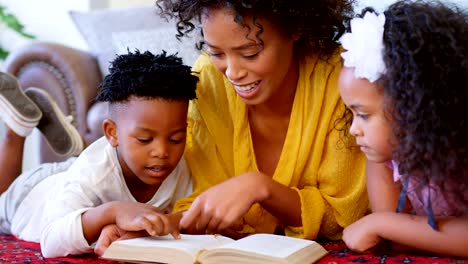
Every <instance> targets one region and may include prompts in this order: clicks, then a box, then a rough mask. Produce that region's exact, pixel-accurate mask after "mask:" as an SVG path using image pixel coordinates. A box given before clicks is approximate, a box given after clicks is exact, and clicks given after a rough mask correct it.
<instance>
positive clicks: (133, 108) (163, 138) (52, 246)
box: [0, 51, 198, 257]
mask: <svg viewBox="0 0 468 264" xmlns="http://www.w3.org/2000/svg"><path fill="white" fill-rule="evenodd" d="M197 81H198V78H197V77H196V76H194V75H192V73H191V70H190V67H188V66H185V65H183V64H182V60H181V59H180V58H178V57H176V56H175V55H169V56H168V55H166V53H165V52H163V53H161V54H159V55H153V54H151V53H150V52H144V53H140V52H139V51H135V52H134V53H132V52H129V53H128V54H126V55H121V56H118V57H117V58H116V59H115V60H114V61H113V62H112V64H111V67H110V73H109V74H108V75H107V76H106V77H105V78H104V80H103V82H102V83H101V85H100V87H99V88H100V92H99V95H98V97H97V100H99V101H104V102H108V103H109V115H110V117H109V118H108V119H106V120H104V121H103V130H104V135H105V137H103V138H101V139H99V140H97V141H96V142H94V143H93V144H91V145H90V146H89V147H87V148H86V149H85V150H84V151H83V152H82V153H81V154H80V156H79V157H78V158H77V159H76V160H74V161H73V162H72V164H71V165H70V166H69V168H68V169H67V170H66V171H64V172H61V173H58V174H54V175H52V176H48V177H41V178H40V179H35V177H34V175H35V174H34V173H29V174H23V175H21V176H19V177H18V178H17V179H16V180H15V181H14V182H13V184H12V185H11V187H10V188H9V189H8V190H7V191H6V192H5V193H4V194H2V196H1V197H0V202H2V206H4V205H5V208H13V209H10V210H12V213H9V214H6V215H3V214H0V221H3V222H4V223H3V224H2V226H3V227H2V228H1V229H0V232H3V233H11V234H13V235H16V236H18V237H19V238H21V239H24V240H29V241H35V242H38V241H40V243H41V250H42V253H43V255H44V256H45V257H56V256H66V255H70V254H81V253H85V252H90V251H92V247H91V246H90V245H91V244H92V243H94V242H95V241H96V240H97V238H98V237H99V234H100V232H101V229H102V228H103V227H104V226H106V225H109V224H116V225H117V226H119V227H120V228H122V229H126V230H129V229H130V230H134V231H139V230H146V232H148V233H149V234H150V235H163V234H168V233H171V234H173V235H174V236H175V237H176V236H178V230H176V229H175V228H172V225H171V223H170V218H169V217H168V216H167V215H165V214H163V213H162V211H161V210H170V209H172V206H173V204H174V203H175V201H176V200H177V199H179V198H182V197H184V196H186V195H188V194H189V193H190V192H191V190H192V188H191V187H192V185H191V179H190V174H189V171H188V168H187V166H186V163H185V160H184V159H183V158H182V154H183V152H184V148H185V141H186V133H187V111H188V102H189V100H191V99H194V98H195V96H196V95H195V89H196V83H197ZM25 178H26V179H25ZM24 182H26V184H24ZM24 185H26V186H31V187H30V188H29V189H28V191H27V193H25V191H24ZM17 192H23V193H25V194H24V195H21V196H20V199H19V200H12V199H8V197H10V196H11V197H13V195H12V194H14V193H17ZM4 197H7V198H4Z"/></svg>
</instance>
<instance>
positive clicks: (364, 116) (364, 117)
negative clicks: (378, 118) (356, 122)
mask: <svg viewBox="0 0 468 264" xmlns="http://www.w3.org/2000/svg"><path fill="white" fill-rule="evenodd" d="M356 117H358V118H361V119H362V120H367V119H369V115H368V114H356Z"/></svg>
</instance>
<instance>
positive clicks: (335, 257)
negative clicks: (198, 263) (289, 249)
mask: <svg viewBox="0 0 468 264" xmlns="http://www.w3.org/2000/svg"><path fill="white" fill-rule="evenodd" d="M321 244H322V245H323V246H325V248H326V249H327V250H328V251H329V252H330V253H329V254H328V255H327V256H325V257H324V258H323V259H321V260H320V261H319V262H318V263H319V264H338V263H425V264H429V263H430V264H437V263H440V264H441V263H454V264H468V260H467V259H455V258H446V257H436V256H423V255H418V256H415V255H406V254H393V253H374V254H358V253H354V252H352V251H350V250H349V249H348V248H347V247H346V245H345V244H344V243H343V242H326V243H321ZM0 263H30V264H35V263H60V264H68V263H70V264H75V263H98V264H115V263H116V262H112V261H107V260H102V259H99V258H98V257H97V256H96V255H94V254H87V255H81V256H74V257H66V258H49V259H45V258H44V257H43V256H42V254H41V250H40V247H39V244H38V243H32V242H26V241H23V240H19V239H17V238H15V237H14V236H4V235H0Z"/></svg>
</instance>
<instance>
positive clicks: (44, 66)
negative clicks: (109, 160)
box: [4, 42, 106, 162]
mask: <svg viewBox="0 0 468 264" xmlns="http://www.w3.org/2000/svg"><path fill="white" fill-rule="evenodd" d="M4 67H5V68H4V69H5V71H7V72H9V73H11V74H13V75H15V76H17V78H18V79H19V81H20V84H21V86H22V88H23V89H26V88H28V87H38V88H41V89H44V90H46V91H47V92H49V94H50V95H51V96H52V97H53V98H54V99H55V100H56V101H57V104H58V106H59V107H60V108H61V109H62V111H63V112H64V114H65V115H71V116H73V123H72V124H73V125H75V127H76V128H77V129H78V131H79V132H80V134H81V135H82V137H83V139H84V140H85V143H86V145H88V144H90V143H92V142H93V141H95V140H96V139H97V138H99V137H100V136H102V128H101V120H102V115H103V111H106V109H105V108H104V106H103V104H102V103H98V104H96V103H95V101H94V98H95V97H96V95H97V88H98V85H99V83H100V82H101V80H102V75H101V72H100V70H99V67H98V64H97V61H96V59H95V57H94V56H93V55H91V54H90V53H88V52H86V51H81V50H77V49H73V48H70V47H66V46H64V45H61V44H57V43H47V42H33V43H31V44H28V45H26V46H24V47H22V48H21V49H19V50H16V51H15V52H14V53H12V54H10V55H9V56H8V58H7V60H6V61H5V66H4ZM39 144H40V146H39V148H40V159H39V160H40V162H52V161H61V160H65V159H67V158H68V157H63V156H57V155H56V154H55V153H54V152H53V151H52V149H51V148H50V147H49V146H48V144H47V142H46V141H45V140H44V138H41V141H40V143H39Z"/></svg>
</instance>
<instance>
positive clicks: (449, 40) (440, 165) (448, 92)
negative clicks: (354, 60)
mask: <svg viewBox="0 0 468 264" xmlns="http://www.w3.org/2000/svg"><path fill="white" fill-rule="evenodd" d="M384 14H385V18H386V22H385V31H384V46H385V51H384V61H385V65H386V67H387V71H386V73H385V74H384V76H382V78H381V79H380V80H379V84H380V86H381V87H382V88H383V91H384V94H385V97H386V100H387V102H386V105H387V106H388V107H387V109H386V111H387V112H388V113H389V114H390V116H391V118H392V123H393V130H394V134H395V137H396V140H397V142H398V145H397V147H396V149H395V151H394V159H395V160H396V161H397V162H398V163H399V170H400V173H401V174H402V175H412V174H417V175H422V176H423V177H425V182H428V181H429V180H430V181H431V182H434V183H437V184H438V185H439V186H444V183H446V182H448V181H447V180H448V179H450V180H451V181H455V182H457V183H459V187H460V190H461V191H462V192H463V191H464V190H465V189H466V183H467V177H468V176H467V174H468V152H467V151H468V120H466V114H467V113H468V101H467V99H468V88H467V85H466V82H467V81H468V13H467V12H466V11H463V10H461V9H460V8H457V7H456V6H449V5H447V4H442V3H441V2H424V1H416V2H414V1H412V2H409V1H406V0H404V1H399V2H397V3H395V4H393V5H391V6H390V7H389V8H388V9H387V10H386V11H385V12H384ZM465 202H466V201H465Z"/></svg>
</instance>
